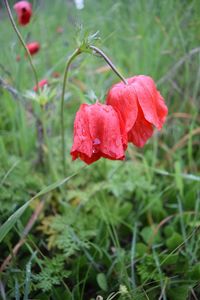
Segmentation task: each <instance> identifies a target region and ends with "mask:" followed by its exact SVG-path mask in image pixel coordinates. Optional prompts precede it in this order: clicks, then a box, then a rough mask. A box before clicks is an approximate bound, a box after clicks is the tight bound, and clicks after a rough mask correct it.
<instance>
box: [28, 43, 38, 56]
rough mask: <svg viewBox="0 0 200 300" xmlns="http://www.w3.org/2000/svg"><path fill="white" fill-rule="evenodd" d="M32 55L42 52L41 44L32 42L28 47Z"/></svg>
mask: <svg viewBox="0 0 200 300" xmlns="http://www.w3.org/2000/svg"><path fill="white" fill-rule="evenodd" d="M26 47H27V48H28V50H29V52H30V54H31V55H34V54H36V53H37V52H38V51H39V50H40V44H39V43H38V42H32V43H29V44H27V45H26Z"/></svg>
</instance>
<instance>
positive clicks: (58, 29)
mask: <svg viewBox="0 0 200 300" xmlns="http://www.w3.org/2000/svg"><path fill="white" fill-rule="evenodd" d="M56 32H57V33H63V32H64V28H63V27H61V26H58V27H57V28H56Z"/></svg>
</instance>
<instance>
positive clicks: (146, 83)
mask: <svg viewBox="0 0 200 300" xmlns="http://www.w3.org/2000/svg"><path fill="white" fill-rule="evenodd" d="M127 81H128V84H127V85H126V84H124V83H123V82H120V83H117V84H115V85H114V86H113V87H112V88H111V89H110V91H109V92H108V95H107V99H106V103H107V104H109V105H112V107H113V108H114V109H115V110H116V111H117V112H118V114H119V115H120V116H121V118H122V120H123V122H124V126H125V128H126V132H127V134H128V141H129V142H132V143H133V144H134V145H136V146H137V147H143V146H144V144H145V143H146V142H147V140H148V139H149V138H150V137H151V136H152V134H153V125H154V126H155V127H157V128H158V129H159V130H160V129H161V128H162V126H163V124H164V122H165V120H166V116H167V113H168V109H167V106H166V105H165V102H164V99H163V98H162V96H161V95H160V93H159V91H158V90H157V89H156V86H155V83H154V81H153V80H152V78H151V77H148V76H144V75H139V76H134V77H132V78H129V79H127Z"/></svg>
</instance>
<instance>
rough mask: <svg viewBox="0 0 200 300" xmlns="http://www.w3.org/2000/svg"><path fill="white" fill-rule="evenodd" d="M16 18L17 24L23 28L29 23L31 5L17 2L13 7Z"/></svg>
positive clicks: (26, 2)
mask: <svg viewBox="0 0 200 300" xmlns="http://www.w3.org/2000/svg"><path fill="white" fill-rule="evenodd" d="M14 10H15V11H16V14H17V17H18V23H19V24H20V25H21V26H25V25H27V24H28V23H29V22H30V19H31V16H32V5H31V3H29V2H28V1H19V2H17V3H16V4H15V5H14Z"/></svg>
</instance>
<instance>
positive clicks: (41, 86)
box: [33, 79, 48, 92]
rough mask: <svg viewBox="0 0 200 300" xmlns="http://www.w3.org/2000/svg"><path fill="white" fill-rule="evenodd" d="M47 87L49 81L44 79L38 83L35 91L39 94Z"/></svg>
mask: <svg viewBox="0 0 200 300" xmlns="http://www.w3.org/2000/svg"><path fill="white" fill-rule="evenodd" d="M45 85H48V80H47V79H42V80H41V81H40V82H38V86H37V85H35V86H34V88H33V89H34V91H35V92H37V91H38V89H42V88H43V87H44V86H45Z"/></svg>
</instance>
